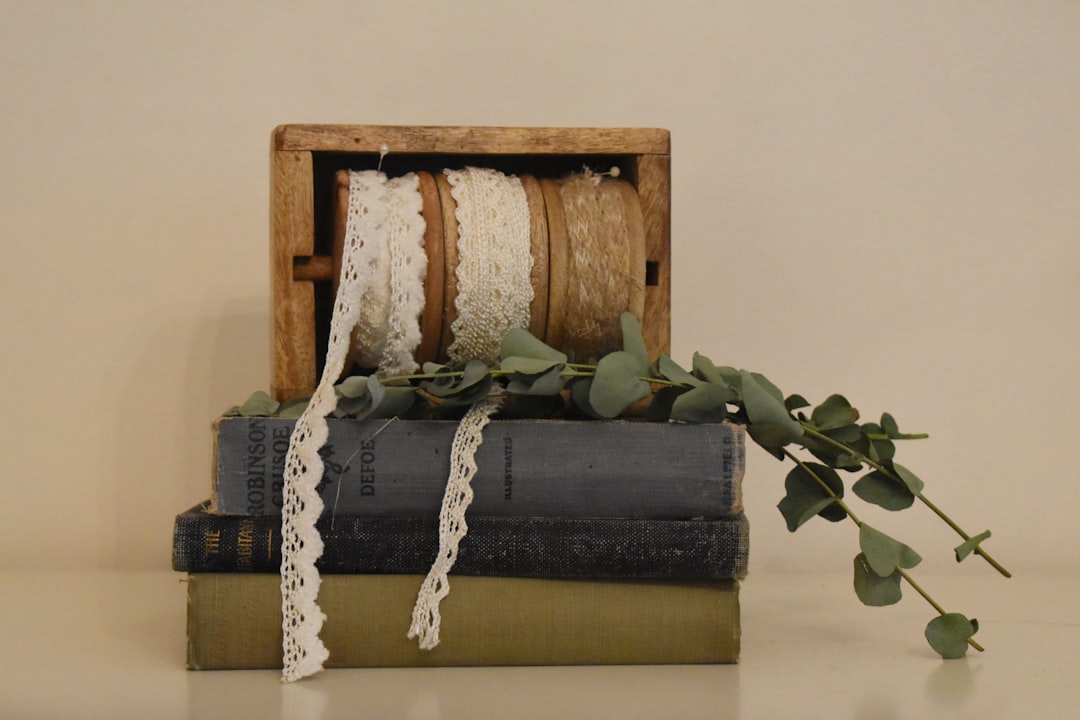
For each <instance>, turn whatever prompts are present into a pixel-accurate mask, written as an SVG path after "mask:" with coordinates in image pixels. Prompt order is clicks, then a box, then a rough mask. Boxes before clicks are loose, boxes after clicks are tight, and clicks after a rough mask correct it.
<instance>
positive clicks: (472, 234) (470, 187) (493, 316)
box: [445, 167, 533, 365]
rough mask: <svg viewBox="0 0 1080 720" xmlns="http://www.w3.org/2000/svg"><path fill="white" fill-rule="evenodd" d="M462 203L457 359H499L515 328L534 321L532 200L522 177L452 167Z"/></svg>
mask: <svg viewBox="0 0 1080 720" xmlns="http://www.w3.org/2000/svg"><path fill="white" fill-rule="evenodd" d="M445 172H446V179H447V181H449V183H450V186H451V190H450V192H451V195H453V197H454V200H455V201H456V203H457V214H456V217H457V221H458V243H457V249H458V257H459V262H458V266H457V293H458V294H457V301H456V304H455V307H456V308H457V311H458V317H457V319H456V320H455V321H454V323H453V325H452V326H451V327H452V329H453V333H454V341H453V342H452V343H451V344H450V347H449V348H447V354H448V355H449V356H450V359H451V360H452V361H454V362H455V363H463V362H467V361H469V360H482V361H484V362H485V363H487V364H489V365H491V364H494V363H496V362H498V360H499V346H500V344H501V343H502V339H503V336H504V335H506V332H507V331H508V330H510V329H511V328H516V327H528V326H529V305H530V303H532V298H533V289H532V283H531V282H530V274H531V273H532V249H531V243H530V239H529V231H530V223H529V202H528V199H527V197H526V195H525V189H524V188H523V187H522V185H521V180H520V179H519V178H517V177H515V176H513V175H504V174H503V173H501V172H498V171H496V170H491V169H488V168H474V167H467V168H465V169H464V170H447V171H445Z"/></svg>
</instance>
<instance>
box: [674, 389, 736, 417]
mask: <svg viewBox="0 0 1080 720" xmlns="http://www.w3.org/2000/svg"><path fill="white" fill-rule="evenodd" d="M734 399H735V393H734V392H733V391H732V390H731V389H730V388H728V387H722V386H720V385H713V384H712V383H701V384H700V385H698V386H697V387H695V388H691V389H690V391H689V392H685V393H683V394H682V395H679V396H678V397H677V398H675V402H674V403H673V404H672V406H671V419H672V420H678V421H680V422H690V423H717V422H723V420H724V418H726V417H727V404H726V403H729V402H731V401H733V400H734Z"/></svg>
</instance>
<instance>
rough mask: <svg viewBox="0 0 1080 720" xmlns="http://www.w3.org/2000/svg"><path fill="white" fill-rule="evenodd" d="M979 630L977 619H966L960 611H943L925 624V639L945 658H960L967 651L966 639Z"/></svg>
mask: <svg viewBox="0 0 1080 720" xmlns="http://www.w3.org/2000/svg"><path fill="white" fill-rule="evenodd" d="M978 631H979V621H978V620H976V619H975V618H972V619H970V620H968V619H967V618H966V617H964V616H963V615H961V614H960V613H945V614H944V615H939V616H937V617H936V618H934V619H933V620H931V621H930V622H929V623H928V624H927V625H926V632H925V635H926V641H927V642H929V643H930V647H932V648H934V650H935V651H936V652H937V654H938V655H940V656H941V657H943V658H945V659H946V660H954V659H956V658H961V657H963V656H964V655H965V654H966V653H967V649H968V640H969V639H971V638H972V637H973V636H974V635H975V633H977V632H978Z"/></svg>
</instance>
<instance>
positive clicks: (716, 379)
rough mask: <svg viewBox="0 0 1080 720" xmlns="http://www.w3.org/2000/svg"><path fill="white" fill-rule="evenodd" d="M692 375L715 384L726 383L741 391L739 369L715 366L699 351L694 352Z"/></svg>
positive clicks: (736, 390)
mask: <svg viewBox="0 0 1080 720" xmlns="http://www.w3.org/2000/svg"><path fill="white" fill-rule="evenodd" d="M693 375H694V377H697V378H700V379H702V380H704V381H706V382H711V383H713V384H715V385H727V386H728V387H729V388H731V389H732V390H734V391H735V392H741V390H742V380H741V378H740V375H739V371H738V370H736V369H735V368H732V367H727V366H725V367H716V365H714V364H713V361H712V360H710V359H709V358H707V357H705V356H704V355H702V354H701V353H697V352H696V353H694V361H693Z"/></svg>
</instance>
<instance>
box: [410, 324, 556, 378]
mask: <svg viewBox="0 0 1080 720" xmlns="http://www.w3.org/2000/svg"><path fill="white" fill-rule="evenodd" d="M499 357H500V358H502V359H505V358H510V357H525V358H533V359H534V360H551V361H552V362H559V363H565V362H566V354H565V353H562V352H559V351H558V350H556V349H555V348H553V347H551V346H550V345H547V344H545V343H544V342H543V341H541V340H539V339H538V338H536V337H535V336H534V335H533V334H532V333H530V332H529V331H528V330H526V329H525V328H511V329H510V330H509V331H508V332H507V333H506V335H504V336H503V341H502V346H501V347H500V349H499ZM424 372H427V371H426V370H425V371H424Z"/></svg>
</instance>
